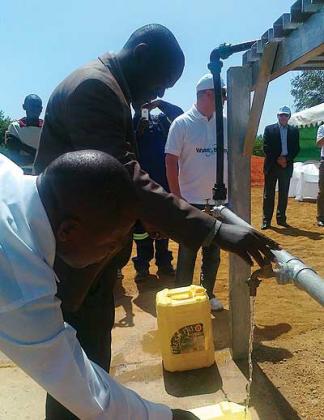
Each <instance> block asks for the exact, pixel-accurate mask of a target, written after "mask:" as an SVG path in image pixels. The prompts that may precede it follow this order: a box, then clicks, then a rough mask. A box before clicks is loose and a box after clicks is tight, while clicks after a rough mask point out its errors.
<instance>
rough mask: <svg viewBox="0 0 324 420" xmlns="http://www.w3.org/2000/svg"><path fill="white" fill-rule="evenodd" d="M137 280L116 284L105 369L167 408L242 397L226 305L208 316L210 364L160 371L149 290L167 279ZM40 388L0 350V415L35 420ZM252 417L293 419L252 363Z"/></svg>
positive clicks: (40, 408) (40, 409)
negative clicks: (211, 342)
mask: <svg viewBox="0 0 324 420" xmlns="http://www.w3.org/2000/svg"><path fill="white" fill-rule="evenodd" d="M162 280H163V281H161V280H158V279H157V278H152V279H151V280H149V281H147V282H145V283H144V284H142V285H139V293H138V290H137V287H136V286H135V285H134V283H132V282H131V283H129V282H127V285H126V286H125V288H124V287H122V286H120V287H119V288H118V290H116V325H115V328H114V330H113V351H112V354H113V358H112V366H111V374H112V375H113V376H114V377H115V378H116V379H117V380H118V381H119V382H120V383H123V384H124V385H126V386H127V387H129V388H131V389H133V390H135V391H136V392H138V393H139V394H140V395H142V396H143V397H145V398H147V399H150V400H152V401H156V402H162V403H165V404H167V405H169V406H170V407H173V408H196V407H201V406H204V405H209V404H215V403H217V402H220V401H222V400H225V399H228V400H230V401H234V402H236V403H244V400H245V397H246V392H245V387H246V383H247V380H246V376H245V374H246V365H244V363H243V364H242V365H240V366H238V365H237V364H236V363H234V362H233V361H232V359H231V356H230V351H229V349H228V347H229V329H228V327H229V326H228V310H224V311H222V312H220V313H216V314H215V315H214V316H213V329H214V337H215V347H216V351H215V361H216V363H215V365H214V366H212V367H210V368H206V369H199V370H194V371H188V372H181V373H169V372H165V371H164V370H163V368H162V363H161V355H160V351H159V344H158V337H157V324H156V317H155V294H156V292H157V291H158V290H160V289H162V288H164V287H167V286H169V287H173V283H172V282H171V281H170V279H162ZM44 400H45V392H44V391H43V390H42V389H41V388H40V387H39V386H38V385H37V384H35V383H34V382H33V381H32V380H31V379H30V378H28V377H27V376H26V375H25V374H24V373H23V372H22V371H21V370H20V369H18V368H17V367H15V366H14V365H13V364H12V363H11V362H10V361H9V360H8V359H7V358H6V357H5V356H3V355H2V356H1V355H0V420H25V419H32V420H41V419H43V418H44ZM251 406H252V408H251V412H252V416H253V419H254V420H257V419H261V420H274V419H276V420H281V419H282V420H287V419H298V418H299V417H298V416H297V415H296V413H295V412H294V410H293V409H292V408H291V407H290V405H289V403H288V402H287V401H286V400H285V398H284V397H283V396H282V395H281V394H279V393H278V391H276V390H275V389H274V387H273V386H272V384H271V383H270V382H269V380H268V379H267V378H266V377H265V375H264V374H263V373H262V371H261V370H260V369H259V368H258V367H257V366H256V367H255V370H254V382H253V385H252V400H251Z"/></svg>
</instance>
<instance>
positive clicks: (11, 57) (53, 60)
mask: <svg viewBox="0 0 324 420" xmlns="http://www.w3.org/2000/svg"><path fill="white" fill-rule="evenodd" d="M292 3H293V1H292V0H281V1H278V0H272V1H269V0H246V1H244V2H239V1H237V0H236V1H234V0H226V1H219V0H203V1H198V0H186V1H185V0H164V1H160V0H155V1H147V0H137V1H135V0H124V1H123V0H115V1H111V0H64V1H63V0H55V1H50V0H43V1H37V0H28V1H25V0H1V15H0V40H1V43H0V45H1V57H2V58H1V64H0V109H1V110H2V111H4V113H5V115H8V116H9V117H11V118H18V117H21V116H23V110H22V108H21V104H22V103H23V99H24V97H25V96H26V95H27V94H30V93H36V94H38V95H39V96H40V97H41V98H42V100H43V104H44V108H45V105H46V103H47V101H48V98H49V96H50V94H51V92H52V91H53V89H54V88H55V87H56V85H57V84H58V83H59V82H60V81H61V80H63V79H64V78H65V77H66V76H67V75H68V74H69V73H70V72H71V71H73V70H74V69H76V68H77V67H79V66H80V65H82V64H84V63H86V62H88V61H91V60H92V59H94V58H96V57H97V56H98V55H100V54H102V53H104V52H106V51H113V52H118V51H119V50H120V49H121V47H122V46H123V44H124V43H125V42H126V40H127V39H128V37H129V35H130V34H131V33H132V32H133V31H134V30H135V29H137V28H138V27H140V26H142V25H145V24H147V23H160V24H163V25H165V26H167V27H168V28H169V29H171V30H172V32H173V33H174V34H175V36H176V38H177V39H178V41H179V44H180V45H181V47H182V49H183V51H184V54H185V57H186V66H185V70H184V72H183V75H182V77H181V79H180V80H179V81H178V82H177V83H176V85H175V86H174V87H173V88H172V89H170V90H168V91H167V92H166V94H165V96H164V99H166V100H169V101H170V102H173V103H175V104H177V105H179V106H181V107H182V108H183V109H184V110H186V109H188V108H189V107H190V106H191V105H192V103H193V102H194V100H195V85H196V83H197V81H198V80H199V78H200V77H201V76H202V75H203V74H205V73H206V72H207V71H208V69H207V64H208V62H209V55H210V52H211V51H212V50H213V49H214V48H215V47H217V46H218V45H219V44H221V43H224V42H228V43H232V44H235V43H239V42H243V41H248V40H253V39H258V38H260V37H261V35H262V34H263V33H264V32H265V31H266V30H267V29H268V28H270V27H271V26H272V24H273V22H274V21H275V20H276V19H277V18H278V17H279V16H280V15H281V14H283V13H285V12H289V9H290V6H291V5H292ZM241 62H242V54H235V55H233V56H232V57H231V58H229V59H228V60H225V62H224V67H223V72H222V75H223V77H225V78H226V71H227V69H228V68H229V67H231V66H239V65H241ZM294 75H295V73H288V74H287V75H284V76H282V77H280V78H278V79H276V80H275V81H273V82H271V84H270V86H269V90H268V95H267V98H266V102H265V106H264V110H263V114H262V118H261V122H260V126H259V132H262V131H263V129H264V127H265V125H267V124H271V123H273V122H275V119H276V113H277V110H278V108H279V107H280V106H282V105H288V106H290V107H291V108H292V109H293V98H292V97H291V95H290V80H291V78H292V77H293V76H294Z"/></svg>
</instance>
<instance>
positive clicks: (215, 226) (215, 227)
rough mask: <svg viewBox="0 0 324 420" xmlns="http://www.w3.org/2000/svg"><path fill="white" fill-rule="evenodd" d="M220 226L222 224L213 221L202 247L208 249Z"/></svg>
mask: <svg viewBox="0 0 324 420" xmlns="http://www.w3.org/2000/svg"><path fill="white" fill-rule="evenodd" d="M221 225H222V222H220V221H219V220H215V223H214V224H213V226H212V228H211V229H210V232H209V233H208V235H207V236H206V238H205V240H204V242H203V243H202V246H203V247H208V246H209V245H210V244H211V242H212V240H213V239H214V238H215V236H216V235H217V233H218V231H219V228H220V227H221Z"/></svg>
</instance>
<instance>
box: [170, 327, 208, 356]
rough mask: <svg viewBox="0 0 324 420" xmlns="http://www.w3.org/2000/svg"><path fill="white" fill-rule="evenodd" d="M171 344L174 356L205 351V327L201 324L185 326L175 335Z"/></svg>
mask: <svg viewBox="0 0 324 420" xmlns="http://www.w3.org/2000/svg"><path fill="white" fill-rule="evenodd" d="M170 344H171V352H172V354H182V353H192V352H195V351H204V350H205V333H204V325H203V324H202V323H201V322H199V323H197V324H191V325H185V326H184V327H182V328H180V330H178V331H176V332H175V333H174V334H173V336H172V337H171V342H170Z"/></svg>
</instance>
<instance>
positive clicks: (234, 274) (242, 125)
mask: <svg viewBox="0 0 324 420" xmlns="http://www.w3.org/2000/svg"><path fill="white" fill-rule="evenodd" d="M227 89H228V104H227V115H228V155H229V156H228V161H229V182H228V187H229V202H230V206H231V208H232V209H233V210H234V211H235V212H236V213H237V214H239V215H240V216H241V217H243V218H244V219H245V220H247V221H250V214H251V188H250V158H249V157H244V156H243V155H242V151H243V141H244V134H245V131H246V127H247V122H248V119H249V111H250V90H251V69H250V68H249V67H231V68H230V69H229V70H228V73H227ZM229 259H230V268H229V283H230V291H229V301H230V320H231V337H232V346H231V347H232V355H233V359H235V360H238V359H242V358H246V357H247V355H248V351H249V332H250V300H249V290H248V288H247V287H246V285H245V284H244V280H246V279H247V278H248V277H249V276H250V267H249V266H248V265H247V264H246V263H245V262H244V261H243V260H242V259H241V258H239V257H237V256H236V255H233V254H231V255H230V257H229Z"/></svg>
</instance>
